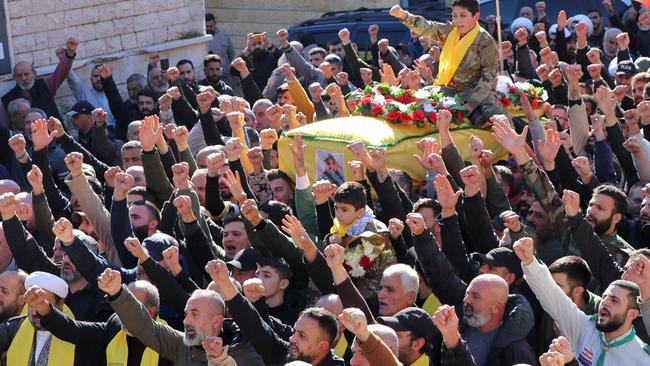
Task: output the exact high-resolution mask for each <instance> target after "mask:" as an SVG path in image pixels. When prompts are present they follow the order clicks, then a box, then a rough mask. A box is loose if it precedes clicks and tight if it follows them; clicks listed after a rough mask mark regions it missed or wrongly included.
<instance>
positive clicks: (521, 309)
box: [407, 188, 537, 366]
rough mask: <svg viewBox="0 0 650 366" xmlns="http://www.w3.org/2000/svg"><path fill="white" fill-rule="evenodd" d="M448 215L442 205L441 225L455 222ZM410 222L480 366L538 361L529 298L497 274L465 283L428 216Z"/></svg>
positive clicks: (430, 273) (437, 288) (430, 275)
mask: <svg viewBox="0 0 650 366" xmlns="http://www.w3.org/2000/svg"><path fill="white" fill-rule="evenodd" d="M450 190H451V188H450ZM437 191H438V195H439V197H442V196H444V195H442V196H441V193H443V190H442V188H441V189H440V190H438V189H437ZM440 199H441V200H442V198H440ZM447 215H448V213H446V209H445V208H443V213H442V215H441V217H442V218H443V220H442V221H441V225H443V224H444V225H448V224H451V223H450V222H449V221H448V220H447V219H449V217H445V216H447ZM454 215H455V212H454ZM452 216H453V215H452ZM450 217H451V216H450ZM445 220H447V221H445ZM407 224H408V225H409V229H410V230H411V234H412V235H413V247H414V248H415V252H416V254H417V260H418V262H419V263H420V266H421V267H422V270H423V272H424V275H425V277H426V280H427V282H428V283H430V284H431V288H432V289H433V291H434V292H435V293H436V296H438V298H439V299H440V301H441V302H442V303H443V304H449V305H453V306H455V310H456V315H457V316H458V318H459V319H460V329H459V331H460V334H461V336H462V338H463V339H464V340H465V341H466V342H467V345H468V347H469V351H470V353H471V354H472V356H473V357H474V360H475V361H476V364H477V365H479V366H483V365H504V366H505V365H515V364H518V363H523V364H531V365H535V364H537V358H536V357H535V354H534V353H533V350H532V348H531V347H530V345H529V344H528V343H527V342H526V336H527V335H528V333H529V331H530V330H531V329H532V328H533V326H534V322H535V319H534V315H533V311H532V309H531V307H530V304H529V303H528V301H527V300H526V299H525V298H524V297H523V296H522V295H519V294H512V295H509V294H508V291H509V288H508V283H507V282H506V281H505V280H504V279H503V278H501V277H499V276H497V275H496V274H481V275H478V276H476V277H474V278H473V279H472V280H471V282H470V283H469V285H467V284H465V282H463V281H462V280H461V279H460V278H459V277H458V275H456V274H455V273H454V271H453V267H452V265H451V263H450V262H449V260H448V259H447V257H446V256H445V254H444V253H443V252H442V251H441V250H440V247H439V246H438V243H437V242H436V240H435V239H434V237H433V234H432V233H431V231H430V230H429V229H427V228H426V226H425V224H424V219H423V218H422V217H421V216H420V215H419V214H410V215H409V217H408V220H407ZM434 347H435V345H434Z"/></svg>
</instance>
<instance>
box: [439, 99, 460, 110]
mask: <svg viewBox="0 0 650 366" xmlns="http://www.w3.org/2000/svg"><path fill="white" fill-rule="evenodd" d="M439 104H442V106H443V107H445V108H450V107H454V106H456V99H455V98H454V97H442V98H441V99H440V103H439Z"/></svg>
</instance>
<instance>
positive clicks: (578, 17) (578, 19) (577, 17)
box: [569, 14, 594, 37]
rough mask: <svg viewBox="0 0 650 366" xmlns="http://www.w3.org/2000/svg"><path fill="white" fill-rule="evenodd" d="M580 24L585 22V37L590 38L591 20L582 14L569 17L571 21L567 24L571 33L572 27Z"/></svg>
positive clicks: (592, 29)
mask: <svg viewBox="0 0 650 366" xmlns="http://www.w3.org/2000/svg"><path fill="white" fill-rule="evenodd" d="M580 22H585V24H587V37H589V36H591V34H592V33H593V32H594V23H592V22H591V19H589V17H588V16H586V15H584V14H578V15H574V16H572V17H571V21H570V22H569V28H571V31H573V27H575V26H576V24H578V23H580Z"/></svg>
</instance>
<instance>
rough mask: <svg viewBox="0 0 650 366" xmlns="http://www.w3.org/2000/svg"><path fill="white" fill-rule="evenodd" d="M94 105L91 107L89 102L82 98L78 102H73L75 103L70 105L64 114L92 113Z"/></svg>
mask: <svg viewBox="0 0 650 366" xmlns="http://www.w3.org/2000/svg"><path fill="white" fill-rule="evenodd" d="M94 109H95V107H93V105H92V104H90V102H88V101H86V100H82V101H80V102H77V103H75V105H73V106H72V109H70V111H69V112H68V113H66V115H68V116H70V117H71V116H75V115H77V114H92V113H93V110H94Z"/></svg>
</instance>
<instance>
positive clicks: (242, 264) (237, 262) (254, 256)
mask: <svg viewBox="0 0 650 366" xmlns="http://www.w3.org/2000/svg"><path fill="white" fill-rule="evenodd" d="M261 259H262V253H260V252H259V251H258V250H257V249H255V248H246V249H242V250H240V251H239V252H237V254H235V257H234V258H233V259H232V260H231V261H230V262H228V263H226V264H227V265H229V266H231V267H234V268H237V269H238V270H240V271H250V270H251V269H257V262H259V261H260V260H261Z"/></svg>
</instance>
